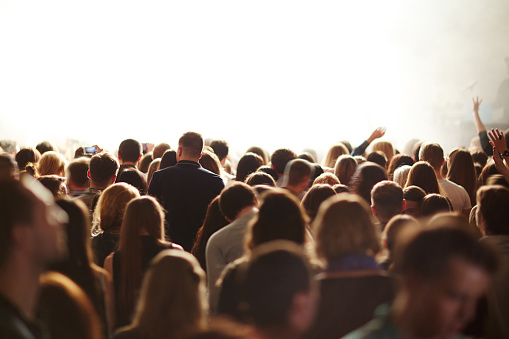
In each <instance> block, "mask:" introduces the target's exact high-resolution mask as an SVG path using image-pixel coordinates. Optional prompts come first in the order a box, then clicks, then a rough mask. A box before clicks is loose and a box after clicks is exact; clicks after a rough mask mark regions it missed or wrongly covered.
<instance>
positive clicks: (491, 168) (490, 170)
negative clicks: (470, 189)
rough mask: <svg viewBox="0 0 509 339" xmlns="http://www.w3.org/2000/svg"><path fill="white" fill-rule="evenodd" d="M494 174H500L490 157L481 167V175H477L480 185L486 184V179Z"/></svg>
mask: <svg viewBox="0 0 509 339" xmlns="http://www.w3.org/2000/svg"><path fill="white" fill-rule="evenodd" d="M495 174H500V172H499V171H498V169H497V166H495V162H494V161H493V159H490V160H488V162H487V163H486V166H484V168H483V169H482V171H481V175H480V176H479V183H480V185H487V184H488V179H489V178H490V177H491V176H492V175H495Z"/></svg>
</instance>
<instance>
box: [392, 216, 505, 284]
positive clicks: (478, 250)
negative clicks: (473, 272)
mask: <svg viewBox="0 0 509 339" xmlns="http://www.w3.org/2000/svg"><path fill="white" fill-rule="evenodd" d="M430 244H432V246H433V247H432V250H430ZM458 257H459V258H462V259H464V260H466V261H468V262H470V263H471V264H473V265H476V266H478V267H480V268H482V269H484V270H485V271H487V272H488V273H491V274H492V273H494V272H495V269H496V266H497V262H496V258H495V254H494V253H493V251H492V250H491V248H489V247H487V246H486V245H485V244H483V243H482V242H478V241H477V239H476V238H475V237H474V236H473V235H472V234H471V233H470V232H468V231H465V230H464V229H460V228H458V227H436V226H435V227H434V225H433V224H432V225H430V227H429V228H427V229H424V230H421V231H420V232H418V233H417V235H416V236H414V237H413V238H411V239H410V240H407V242H406V244H404V245H403V246H401V247H400V246H398V247H397V248H396V255H395V269H396V272H398V273H400V274H404V275H406V274H412V275H415V276H416V277H417V278H418V279H420V280H423V281H433V280H435V279H438V278H439V277H441V276H443V275H444V274H446V272H448V270H449V262H450V260H451V259H453V258H458Z"/></svg>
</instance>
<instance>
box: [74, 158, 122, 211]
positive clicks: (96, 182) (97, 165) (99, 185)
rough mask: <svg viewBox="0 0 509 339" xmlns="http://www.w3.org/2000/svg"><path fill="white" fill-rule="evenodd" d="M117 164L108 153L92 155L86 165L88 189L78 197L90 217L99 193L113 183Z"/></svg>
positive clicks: (115, 159)
mask: <svg viewBox="0 0 509 339" xmlns="http://www.w3.org/2000/svg"><path fill="white" fill-rule="evenodd" d="M118 168H119V164H118V160H117V158H115V157H114V156H113V155H112V154H110V153H108V152H102V153H99V154H96V155H94V156H93V157H92V158H91V159H90V162H89V164H88V172H87V176H88V178H89V179H90V186H89V188H88V189H87V190H86V191H85V193H83V194H82V195H79V196H78V197H77V198H76V199H79V200H81V201H83V202H84V203H85V205H87V207H88V210H89V211H90V215H91V216H93V215H94V211H95V206H96V205H97V201H98V199H99V196H100V195H101V192H102V191H103V190H105V189H106V188H107V187H109V186H110V185H111V184H113V183H115V180H116V178H117V172H118Z"/></svg>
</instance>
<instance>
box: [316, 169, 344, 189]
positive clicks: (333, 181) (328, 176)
mask: <svg viewBox="0 0 509 339" xmlns="http://www.w3.org/2000/svg"><path fill="white" fill-rule="evenodd" d="M319 184H326V185H329V186H334V185H337V184H340V182H339V179H338V177H336V176H335V175H334V174H332V173H329V172H326V173H322V174H320V175H319V176H318V177H317V178H316V179H315V180H314V181H313V186H314V185H319Z"/></svg>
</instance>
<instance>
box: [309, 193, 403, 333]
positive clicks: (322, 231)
mask: <svg viewBox="0 0 509 339" xmlns="http://www.w3.org/2000/svg"><path fill="white" fill-rule="evenodd" d="M312 229H313V233H314V235H315V237H314V239H315V241H316V254H317V256H318V258H319V259H321V260H322V261H323V262H324V264H325V270H324V272H323V273H320V274H319V275H317V277H316V280H317V281H318V282H319V284H320V296H321V299H320V304H319V306H318V312H317V316H316V318H315V322H314V324H313V326H312V328H311V330H310V332H309V336H308V337H309V338H340V337H342V336H343V335H345V334H347V333H349V332H350V331H352V330H354V329H356V328H357V327H359V326H361V325H363V324H364V323H366V322H367V321H369V320H370V319H371V318H372V315H373V312H374V310H375V308H376V307H377V306H379V305H381V304H384V303H387V302H389V301H391V300H392V299H393V297H394V287H393V284H394V282H393V280H392V279H391V278H390V277H388V276H387V275H386V274H385V273H384V272H383V271H382V269H381V268H380V266H379V265H378V264H377V262H376V260H375V255H376V254H377V253H378V252H379V250H380V240H379V238H378V232H377V230H376V228H375V224H374V222H373V217H372V216H371V211H370V209H369V205H368V204H367V203H366V202H365V201H364V200H363V199H362V198H361V197H359V196H357V195H354V194H349V193H342V194H339V195H337V196H335V197H333V198H330V199H328V200H327V201H326V202H325V203H324V204H323V205H322V207H321V208H320V210H319V212H318V215H317V217H316V218H315V221H314V222H313V224H312Z"/></svg>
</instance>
